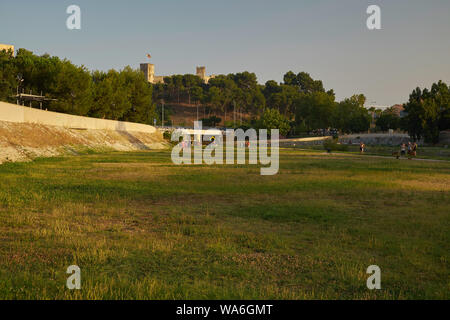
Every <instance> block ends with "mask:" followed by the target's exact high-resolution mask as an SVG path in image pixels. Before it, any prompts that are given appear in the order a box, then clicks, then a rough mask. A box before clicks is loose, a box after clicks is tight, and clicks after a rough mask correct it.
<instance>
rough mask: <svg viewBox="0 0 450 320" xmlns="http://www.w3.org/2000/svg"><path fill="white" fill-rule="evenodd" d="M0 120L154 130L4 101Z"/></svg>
mask: <svg viewBox="0 0 450 320" xmlns="http://www.w3.org/2000/svg"><path fill="white" fill-rule="evenodd" d="M0 121H9V122H16V123H38V124H43V125H50V126H58V127H65V128H74V129H94V130H114V131H135V132H143V133H155V132H156V128H155V127H153V126H149V125H145V124H141V123H133V122H125V121H115V120H105V119H96V118H89V117H81V116H74V115H70V114H65V113H58V112H52V111H45V110H39V109H33V108H29V107H24V106H18V105H15V104H10V103H5V102H0Z"/></svg>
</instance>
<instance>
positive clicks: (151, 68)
mask: <svg viewBox="0 0 450 320" xmlns="http://www.w3.org/2000/svg"><path fill="white" fill-rule="evenodd" d="M141 71H142V72H144V75H145V79H147V81H148V82H150V83H153V84H155V83H164V76H155V65H154V64H151V63H141Z"/></svg>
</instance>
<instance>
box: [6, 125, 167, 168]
mask: <svg viewBox="0 0 450 320" xmlns="http://www.w3.org/2000/svg"><path fill="white" fill-rule="evenodd" d="M166 147H167V144H166V143H165V142H164V140H163V138H162V135H161V133H160V132H158V131H157V132H156V133H153V134H149V133H140V132H125V131H111V130H77V129H69V128H64V127H56V126H48V125H40V124H31V123H13V122H7V121H0V163H3V162H9V161H27V160H31V159H33V158H36V157H50V156H57V155H64V154H77V153H78V152H80V151H83V150H87V149H94V150H98V151H106V150H117V151H133V150H152V149H164V148H166Z"/></svg>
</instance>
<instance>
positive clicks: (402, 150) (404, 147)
mask: <svg viewBox="0 0 450 320" xmlns="http://www.w3.org/2000/svg"><path fill="white" fill-rule="evenodd" d="M400 154H401V155H402V156H404V155H406V144H404V143H402V144H401V147H400Z"/></svg>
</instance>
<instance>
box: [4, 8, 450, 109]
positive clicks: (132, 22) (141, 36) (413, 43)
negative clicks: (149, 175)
mask: <svg viewBox="0 0 450 320" xmlns="http://www.w3.org/2000/svg"><path fill="white" fill-rule="evenodd" d="M70 4H77V5H79V6H80V7H81V10H82V30H80V31H69V30H67V28H66V24H65V22H66V19H67V17H68V15H67V14H66V8H67V6H69V5H70ZM369 4H377V5H380V6H381V9H382V27H383V29H382V30H376V31H369V30H368V29H367V28H366V19H367V14H366V9H367V6H368V5H369ZM0 43H9V44H14V45H15V46H16V48H27V49H29V50H31V51H33V52H35V53H37V54H43V53H46V52H47V53H50V54H51V55H56V56H59V57H62V58H64V57H66V58H68V59H70V60H72V61H73V62H74V63H76V64H83V65H85V66H86V67H88V68H89V69H101V70H108V69H111V68H116V69H121V68H123V67H124V66H126V65H130V66H132V67H134V68H138V67H139V63H141V62H145V61H146V57H145V54H146V53H147V52H150V53H151V54H152V56H153V58H152V62H153V63H154V64H155V65H156V66H155V67H156V73H157V74H158V75H170V74H184V73H194V72H195V67H196V66H199V65H205V66H206V67H207V73H208V74H210V73H214V74H227V73H234V72H241V71H246V70H247V71H250V72H255V73H256V75H257V76H258V80H259V82H260V83H264V82H265V81H267V80H271V79H273V80H276V81H281V80H282V77H283V75H284V73H285V72H287V71H289V70H292V71H294V72H296V73H297V72H300V71H306V72H309V73H310V74H311V75H312V76H313V77H314V78H317V79H321V80H323V82H324V85H325V87H326V88H327V89H329V88H333V89H335V92H336V94H337V98H338V99H342V98H344V97H347V96H351V95H352V94H354V93H364V94H365V95H366V96H367V99H368V102H372V101H376V104H378V105H392V104H394V103H402V102H405V101H406V100H407V99H408V96H409V93H410V92H411V91H412V89H414V88H415V87H416V86H421V87H424V86H427V87H429V86H430V85H431V84H432V83H433V82H435V81H437V80H440V79H441V80H444V81H446V82H450V1H449V0H429V1H425V0H420V1H419V0H389V1H388V0H385V1H380V0H372V1H367V0H278V1H274V0H269V1H266V0H226V1H223V0H189V1H188V0H184V1H174V0H145V1H144V0H128V1H114V0H108V1H107V0H94V1H92V0H90V1H86V0H70V1H65V0H53V1H50V0H40V1H36V0H28V1H26V0H15V1H3V0H2V1H1V2H0Z"/></svg>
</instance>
